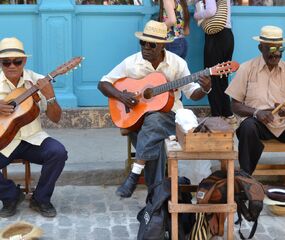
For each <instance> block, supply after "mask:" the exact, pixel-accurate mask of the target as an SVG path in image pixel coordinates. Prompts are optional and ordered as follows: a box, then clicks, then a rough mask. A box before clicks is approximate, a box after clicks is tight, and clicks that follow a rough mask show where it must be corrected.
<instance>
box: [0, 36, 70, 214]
mask: <svg viewBox="0 0 285 240" xmlns="http://www.w3.org/2000/svg"><path fill="white" fill-rule="evenodd" d="M27 57H28V55H26V53H25V51H24V46H23V43H22V42H21V41H20V40H18V39H17V38H14V37H12V38H4V39H2V40H1V42H0V64H1V67H2V72H1V73H0V118H1V117H2V118H4V117H5V119H7V118H9V117H13V116H15V114H16V113H17V110H19V108H17V107H15V108H14V106H12V105H10V104H8V103H7V102H6V101H5V100H4V99H5V98H6V97H7V95H9V94H11V92H13V91H15V89H18V88H26V89H28V88H30V87H31V86H32V85H33V84H36V86H37V87H38V89H39V90H40V91H39V94H38V97H39V98H40V99H38V100H40V101H39V102H38V105H39V106H40V107H41V109H42V110H45V113H46V115H47V117H48V118H49V119H50V120H51V121H53V122H55V123H56V122H58V121H59V120H60V117H61V108H60V106H59V105H58V103H57V101H56V99H55V94H54V90H53V87H52V85H51V84H50V83H47V84H46V83H45V82H44V81H43V78H44V76H42V75H40V74H37V73H35V72H33V71H31V70H27V69H25V68H24V67H25V64H26V61H27ZM0 127H2V126H0ZM14 159H24V160H28V161H30V162H31V163H35V164H39V165H42V171H41V176H40V178H39V181H38V184H37V187H36V189H35V191H34V192H33V195H32V197H31V200H30V208H32V209H34V210H36V211H37V212H39V213H40V214H41V215H42V216H44V217H55V216H56V209H55V208H54V206H53V205H52V204H51V202H50V199H51V196H52V193H53V191H54V187H55V183H56V181H57V179H58V177H59V175H60V174H61V172H62V170H63V167H64V165H65V161H66V160H67V151H66V150H65V148H64V146H63V145H62V144H61V143H60V142H58V141H57V140H55V139H53V138H51V137H49V136H48V134H47V133H46V132H44V131H43V130H42V128H41V121H40V117H39V116H38V117H37V118H36V119H35V120H33V121H32V122H30V123H28V124H27V125H25V126H24V127H22V128H21V129H20V130H19V131H18V132H17V134H16V136H15V137H14V139H13V140H12V141H11V142H10V143H9V145H8V146H6V147H5V148H4V149H2V150H1V151H0V169H2V168H4V167H6V166H7V165H9V164H10V162H11V161H12V160H14ZM0 200H1V201H2V202H3V207H2V209H1V210H0V217H3V218H7V217H10V216H13V215H14V214H15V213H16V210H17V206H18V205H19V204H20V203H21V202H22V201H23V200H24V194H23V193H22V191H21V190H20V188H19V187H17V186H16V185H15V183H14V182H13V181H12V180H7V179H5V178H4V177H3V175H2V173H1V172H0Z"/></svg>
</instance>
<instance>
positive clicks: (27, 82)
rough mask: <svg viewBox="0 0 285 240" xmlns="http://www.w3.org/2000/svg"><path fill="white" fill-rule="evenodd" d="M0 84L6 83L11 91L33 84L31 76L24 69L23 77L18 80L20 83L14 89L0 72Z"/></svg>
mask: <svg viewBox="0 0 285 240" xmlns="http://www.w3.org/2000/svg"><path fill="white" fill-rule="evenodd" d="M24 79H25V80H24ZM0 82H6V84H8V85H9V87H10V88H11V89H15V88H18V87H23V86H24V85H25V86H28V87H30V86H31V85H32V84H33V80H32V77H31V75H30V74H29V73H28V72H27V71H26V70H25V69H24V70H23V75H22V77H21V78H20V81H19V83H18V85H17V86H16V87H15V86H14V84H12V83H11V82H10V81H9V79H8V78H7V77H6V76H5V74H4V72H3V71H1V73H0Z"/></svg>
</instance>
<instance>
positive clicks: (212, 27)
mask: <svg viewBox="0 0 285 240" xmlns="http://www.w3.org/2000/svg"><path fill="white" fill-rule="evenodd" d="M227 15H228V6H227V0H217V11H216V13H215V15H214V16H212V17H210V18H206V19H205V20H204V21H203V22H202V23H201V27H202V29H203V31H204V32H205V33H206V34H209V35H211V34H216V33H218V32H220V31H222V30H223V29H224V27H225V25H226V22H227Z"/></svg>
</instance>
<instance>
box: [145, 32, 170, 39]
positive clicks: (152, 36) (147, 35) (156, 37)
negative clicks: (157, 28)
mask: <svg viewBox="0 0 285 240" xmlns="http://www.w3.org/2000/svg"><path fill="white" fill-rule="evenodd" d="M143 36H145V37H151V38H155V39H159V40H167V38H166V37H164V38H163V37H158V36H154V35H150V34H146V33H143Z"/></svg>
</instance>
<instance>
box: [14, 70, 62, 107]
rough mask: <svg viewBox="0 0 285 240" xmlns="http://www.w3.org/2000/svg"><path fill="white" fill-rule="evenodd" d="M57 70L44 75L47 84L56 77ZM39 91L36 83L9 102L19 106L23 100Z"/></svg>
mask: <svg viewBox="0 0 285 240" xmlns="http://www.w3.org/2000/svg"><path fill="white" fill-rule="evenodd" d="M56 75H57V74H56V72H55V71H54V72H51V73H49V74H48V75H47V76H45V77H44V79H43V81H45V84H44V85H46V84H48V83H49V82H50V81H51V80H52V79H54V78H55V77H56ZM37 91H39V88H38V87H37V86H36V85H33V86H32V87H31V88H29V89H27V90H26V91H25V92H24V93H23V94H21V95H20V96H18V97H17V98H15V99H13V100H12V101H10V102H9V104H11V105H13V106H14V107H16V106H18V105H19V104H21V103H22V102H23V101H25V100H26V99H27V98H29V97H30V96H32V95H33V94H34V93H36V92H37Z"/></svg>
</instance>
